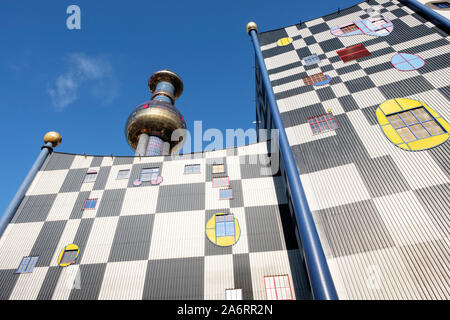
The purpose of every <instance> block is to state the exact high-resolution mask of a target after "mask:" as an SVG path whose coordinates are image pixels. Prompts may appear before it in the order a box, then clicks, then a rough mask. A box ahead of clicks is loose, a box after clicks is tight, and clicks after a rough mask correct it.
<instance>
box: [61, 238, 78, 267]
mask: <svg viewBox="0 0 450 320" xmlns="http://www.w3.org/2000/svg"><path fill="white" fill-rule="evenodd" d="M66 250H67V251H69V250H77V255H76V257H75V259H76V258H78V255H79V254H80V248H79V247H78V246H77V245H76V244H73V243H72V244H69V245H68V246H65V247H64V249H62V250H61V253H60V254H59V257H58V264H59V265H60V266H61V267H67V266H70V265H71V264H73V262H71V263H61V259H62V257H63V255H64V252H65V251H66Z"/></svg>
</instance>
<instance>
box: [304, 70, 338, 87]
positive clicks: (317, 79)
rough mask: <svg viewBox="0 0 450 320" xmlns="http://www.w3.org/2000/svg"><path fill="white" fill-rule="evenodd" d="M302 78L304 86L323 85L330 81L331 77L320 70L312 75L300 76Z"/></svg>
mask: <svg viewBox="0 0 450 320" xmlns="http://www.w3.org/2000/svg"><path fill="white" fill-rule="evenodd" d="M302 80H303V83H304V84H305V85H306V86H309V85H315V86H321V85H324V84H327V83H328V82H330V80H331V78H330V76H328V75H326V74H323V73H322V72H320V73H316V74H313V75H312V76H307V77H304V78H302Z"/></svg>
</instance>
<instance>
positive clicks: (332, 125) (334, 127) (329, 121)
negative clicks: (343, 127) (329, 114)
mask: <svg viewBox="0 0 450 320" xmlns="http://www.w3.org/2000/svg"><path fill="white" fill-rule="evenodd" d="M328 125H329V126H330V129H332V130H334V129H336V128H337V127H338V126H337V123H336V120H334V119H330V120H328Z"/></svg>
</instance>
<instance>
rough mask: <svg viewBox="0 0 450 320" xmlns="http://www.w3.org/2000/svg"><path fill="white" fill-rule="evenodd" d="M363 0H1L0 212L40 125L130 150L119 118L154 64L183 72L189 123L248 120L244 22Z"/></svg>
mask: <svg viewBox="0 0 450 320" xmlns="http://www.w3.org/2000/svg"><path fill="white" fill-rule="evenodd" d="M359 2H360V1H355V0H352V1H350V0H338V1H335V0H333V1H331V0H322V1H321V2H320V5H318V6H316V4H317V2H315V1H300V0H297V1H284V0H277V1H274V0H272V1H262V0H260V1H215V0H210V1H144V0H141V1H138V0H133V1H127V2H125V1H103V0H95V1H92V0H73V1H63V0H58V1H50V0H46V1H31V0H29V1H17V0H2V1H1V3H0V43H1V44H0V75H1V76H0V107H1V110H2V114H3V116H2V117H1V118H0V128H1V129H0V130H1V136H2V137H3V141H4V142H3V152H2V155H3V156H2V157H1V160H0V161H1V168H2V169H3V173H2V177H3V179H2V183H1V184H0V191H1V192H0V214H2V212H3V211H4V210H5V209H6V207H7V206H8V204H9V202H10V200H11V199H12V197H13V196H14V194H15V192H16V191H17V189H18V187H19V185H20V183H21V182H22V180H23V179H24V177H25V175H26V173H27V172H28V170H29V169H30V167H31V165H32V164H33V162H34V160H35V159H36V157H37V155H38V153H39V151H40V146H41V145H42V138H43V136H44V134H45V133H46V132H47V131H53V130H56V131H58V132H60V133H61V134H62V137H63V143H62V144H61V145H60V146H59V147H58V148H57V149H56V150H57V151H60V152H70V153H86V154H99V155H103V154H108V155H109V154H111V153H112V154H115V155H132V154H133V150H132V149H131V148H130V147H129V146H128V145H127V143H126V140H125V137H124V126H125V121H126V119H127V117H128V115H129V113H130V112H131V111H132V109H133V108H134V107H135V106H137V105H138V104H140V103H141V102H144V101H146V100H148V99H149V97H150V93H149V90H148V87H147V81H148V78H149V76H150V75H151V74H152V73H153V72H155V71H157V70H160V69H165V68H168V69H171V70H173V71H175V72H176V73H178V74H179V75H180V76H181V78H182V79H183V82H184V93H183V94H182V96H181V97H180V98H179V99H178V100H177V101H176V106H177V108H178V109H179V110H180V111H181V113H182V114H183V116H184V118H185V119H186V124H187V126H188V129H189V128H193V126H194V124H193V121H195V120H202V121H203V123H202V126H203V129H204V130H205V129H207V128H217V129H219V130H222V131H223V132H225V129H227V128H229V129H237V128H242V129H244V130H247V129H248V128H252V127H254V124H253V123H252V122H253V121H254V120H255V102H254V99H255V84H254V69H253V68H252V67H253V65H254V54H253V49H252V45H251V40H250V38H249V36H248V35H247V34H246V32H245V26H246V24H247V23H248V22H249V21H252V20H253V21H255V22H256V23H257V24H258V27H259V30H260V31H266V30H272V29H277V28H281V27H285V26H287V25H292V24H295V23H298V21H299V20H302V21H306V20H310V19H313V18H317V17H320V16H322V15H325V14H328V13H331V12H334V11H336V10H337V8H338V7H340V8H346V7H349V6H351V5H354V4H356V3H359ZM71 4H76V5H78V6H79V7H80V9H81V30H68V29H67V27H66V19H67V17H68V16H69V15H68V14H67V13H66V9H67V7H68V6H69V5H71ZM207 144H208V143H204V145H203V147H205V146H206V145H207ZM196 151H197V150H196Z"/></svg>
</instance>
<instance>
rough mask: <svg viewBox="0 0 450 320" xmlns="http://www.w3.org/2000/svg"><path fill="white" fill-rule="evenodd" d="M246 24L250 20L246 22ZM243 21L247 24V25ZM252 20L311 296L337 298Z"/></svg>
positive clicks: (255, 44)
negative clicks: (302, 250) (277, 132)
mask: <svg viewBox="0 0 450 320" xmlns="http://www.w3.org/2000/svg"><path fill="white" fill-rule="evenodd" d="M249 25H250V24H249ZM249 25H247V28H248V27H249ZM255 29H256V24H254V27H253V28H251V29H250V30H249V33H250V36H251V38H252V40H253V47H254V49H255V54H256V59H257V62H258V65H259V68H260V71H261V76H262V79H263V83H264V87H265V89H266V93H267V101H268V103H269V107H270V112H271V113H272V120H273V123H274V125H275V128H277V129H278V130H279V143H280V150H281V155H282V156H283V159H284V164H285V167H286V175H287V179H288V183H289V186H290V189H291V195H292V201H293V205H294V208H295V210H294V211H295V216H296V218H297V222H298V230H299V233H300V237H301V241H302V245H303V249H304V253H305V261H306V266H307V269H308V275H309V281H310V283H311V288H312V293H313V297H314V299H317V300H337V299H338V295H337V292H336V289H335V287H334V284H333V279H332V278H331V274H330V270H329V269H328V264H327V260H326V258H325V254H324V253H323V249H322V245H321V244H320V239H319V235H318V233H317V230H316V226H315V224H314V220H313V218H312V215H311V211H310V209H309V205H308V202H307V200H306V196H305V191H304V190H303V186H302V183H301V180H300V175H299V173H298V170H297V165H296V163H295V159H294V155H293V154H292V150H291V147H290V145H289V141H288V138H287V135H286V131H285V129H284V125H283V121H282V120H281V115H280V112H279V109H278V105H277V101H276V99H275V94H274V93H273V89H272V85H271V83H270V79H269V74H268V72H267V69H266V65H265V63H264V58H263V55H262V52H261V48H260V46H259V41H258V36H257V35H256V30H255Z"/></svg>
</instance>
